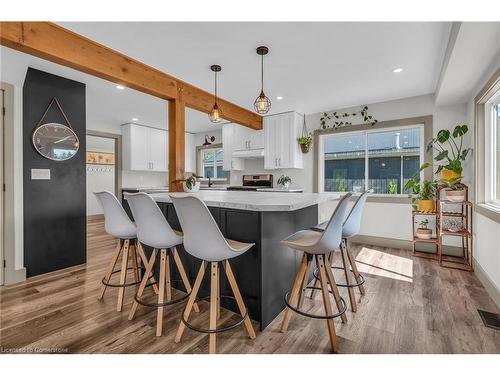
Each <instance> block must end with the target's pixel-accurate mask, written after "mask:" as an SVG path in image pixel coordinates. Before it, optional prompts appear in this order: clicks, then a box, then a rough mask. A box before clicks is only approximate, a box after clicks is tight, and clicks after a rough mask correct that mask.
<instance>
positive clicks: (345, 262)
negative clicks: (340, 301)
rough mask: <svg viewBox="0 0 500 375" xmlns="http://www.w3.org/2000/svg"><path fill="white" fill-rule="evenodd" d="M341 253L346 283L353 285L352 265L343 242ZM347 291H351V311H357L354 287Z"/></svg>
mask: <svg viewBox="0 0 500 375" xmlns="http://www.w3.org/2000/svg"><path fill="white" fill-rule="evenodd" d="M340 255H341V256H342V265H343V266H344V275H345V280H346V285H351V271H350V270H351V267H350V266H349V259H348V258H347V251H346V248H345V246H344V243H343V242H342V243H341V244H340ZM330 272H331V271H330ZM347 293H349V302H350V303H351V311H352V312H356V310H357V306H356V297H355V296H354V289H353V288H347Z"/></svg>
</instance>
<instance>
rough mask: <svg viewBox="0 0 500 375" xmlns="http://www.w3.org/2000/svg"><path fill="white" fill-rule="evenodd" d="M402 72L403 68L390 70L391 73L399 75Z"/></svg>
mask: <svg viewBox="0 0 500 375" xmlns="http://www.w3.org/2000/svg"><path fill="white" fill-rule="evenodd" d="M402 71H403V68H395V69H393V70H392V72H393V73H401V72H402Z"/></svg>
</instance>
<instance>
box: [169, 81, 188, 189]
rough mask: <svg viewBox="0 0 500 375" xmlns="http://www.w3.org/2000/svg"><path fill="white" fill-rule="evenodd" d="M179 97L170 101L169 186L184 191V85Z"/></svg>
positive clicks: (180, 88) (180, 89)
mask: <svg viewBox="0 0 500 375" xmlns="http://www.w3.org/2000/svg"><path fill="white" fill-rule="evenodd" d="M178 90H179V93H178V97H177V99H175V100H169V101H168V186H169V190H170V191H182V190H183V189H182V182H177V183H176V182H174V181H176V180H181V179H183V178H184V169H185V163H186V161H185V153H184V148H185V140H186V138H185V137H186V136H185V117H186V106H185V103H184V100H183V95H182V90H183V88H182V86H181V87H179V88H178Z"/></svg>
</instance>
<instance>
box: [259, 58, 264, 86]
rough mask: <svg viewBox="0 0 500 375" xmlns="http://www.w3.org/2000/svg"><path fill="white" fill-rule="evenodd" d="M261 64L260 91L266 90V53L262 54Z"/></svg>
mask: <svg viewBox="0 0 500 375" xmlns="http://www.w3.org/2000/svg"><path fill="white" fill-rule="evenodd" d="M260 57H261V59H260V61H261V66H260V72H261V76H260V91H262V92H264V55H261V56H260Z"/></svg>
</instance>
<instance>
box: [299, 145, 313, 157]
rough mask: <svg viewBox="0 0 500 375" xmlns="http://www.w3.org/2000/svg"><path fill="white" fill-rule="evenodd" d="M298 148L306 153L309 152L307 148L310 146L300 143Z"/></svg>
mask: <svg viewBox="0 0 500 375" xmlns="http://www.w3.org/2000/svg"><path fill="white" fill-rule="evenodd" d="M300 149H301V150H302V153H303V154H307V153H308V152H309V150H310V149H311V146H309V145H306V144H302V143H301V144H300Z"/></svg>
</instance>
